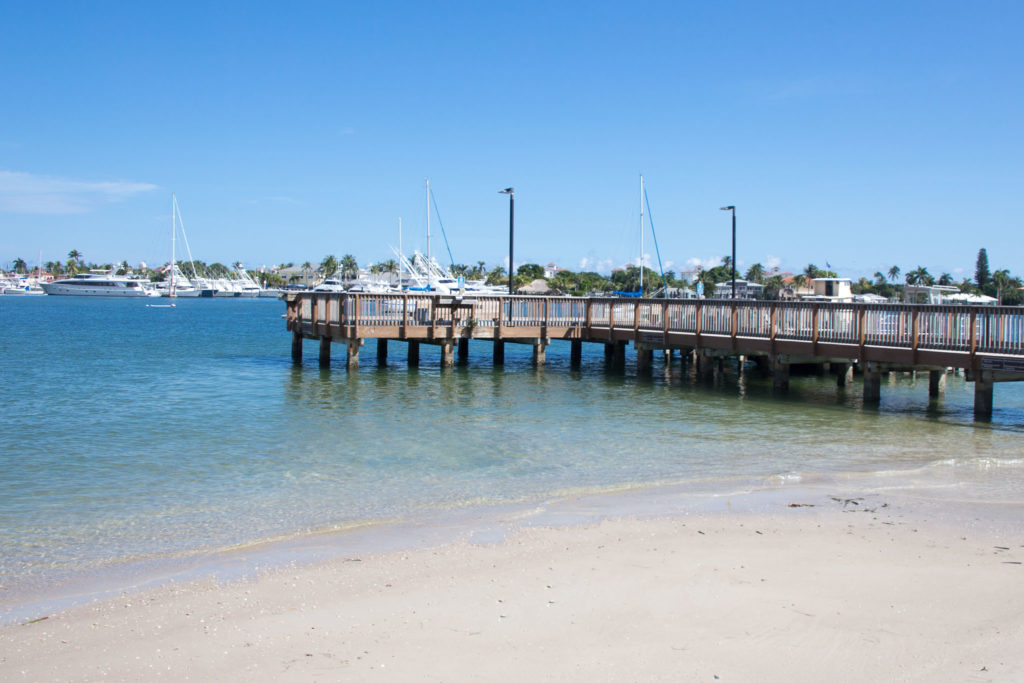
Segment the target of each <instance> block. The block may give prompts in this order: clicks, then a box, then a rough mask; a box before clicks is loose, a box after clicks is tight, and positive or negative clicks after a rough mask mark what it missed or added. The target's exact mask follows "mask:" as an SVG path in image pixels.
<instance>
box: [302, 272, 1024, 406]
mask: <svg viewBox="0 0 1024 683" xmlns="http://www.w3.org/2000/svg"><path fill="white" fill-rule="evenodd" d="M286 302H287V313H286V315H285V318H286V320H287V327H288V330H289V331H290V332H291V333H292V358H293V359H295V360H296V361H300V360H301V359H302V341H303V339H317V340H319V341H320V362H321V364H324V365H326V364H328V363H329V362H330V358H331V345H332V344H334V343H338V344H344V345H345V347H346V353H347V359H348V367H350V368H354V367H358V365H359V349H360V347H361V346H362V343H363V340H365V339H377V340H378V345H377V356H378V361H380V362H386V359H387V342H388V341H389V340H392V339H394V340H399V341H404V342H406V343H407V344H408V354H407V355H408V359H409V363H410V364H416V363H418V362H419V346H420V344H435V345H438V346H440V347H441V364H442V366H443V367H451V366H454V365H455V354H456V352H458V354H459V356H460V357H462V358H464V357H465V355H466V354H467V353H468V343H469V340H470V339H485V340H491V341H493V343H494V362H495V363H496V364H497V363H502V362H503V361H504V355H505V353H504V345H505V344H506V343H519V344H528V345H530V346H532V347H533V360H534V363H536V364H543V363H544V361H545V357H546V350H547V347H548V345H549V344H550V343H551V341H552V340H565V341H568V342H569V343H570V344H571V351H570V359H571V363H572V364H573V365H574V366H578V365H579V363H580V358H581V350H582V344H583V342H590V343H598V344H604V345H605V353H606V357H607V358H609V360H610V361H611V362H612V363H622V362H623V360H624V357H625V349H626V346H627V345H629V344H630V343H632V345H633V347H634V348H635V350H636V360H637V369H638V371H641V372H643V371H646V370H648V369H649V368H650V364H651V359H652V357H653V354H654V352H656V351H661V352H670V351H677V350H678V351H680V352H683V353H687V354H691V356H692V357H693V358H694V359H695V360H696V362H697V367H698V372H699V373H701V374H702V375H708V374H711V373H713V372H714V367H715V364H716V363H721V362H722V359H724V358H728V357H733V358H736V357H739V358H751V359H756V360H758V362H759V363H760V364H762V365H763V366H765V367H766V368H767V369H770V371H771V372H772V374H773V377H774V387H775V388H776V389H777V390H779V391H785V390H786V389H787V388H788V384H789V369H790V366H791V365H793V364H810V363H815V364H824V363H828V364H832V365H835V364H839V365H840V368H839V369H840V371H839V373H838V383H839V385H840V386H842V385H844V384H845V383H847V382H849V381H850V380H851V377H852V371H853V368H854V367H855V366H856V367H857V369H858V370H859V371H860V372H861V373H862V375H863V382H864V402H865V403H866V404H869V405H870V404H877V403H878V400H879V395H880V390H881V380H880V378H881V375H882V374H883V373H888V372H901V371H929V372H930V373H931V374H930V381H929V394H930V395H931V396H937V395H939V394H940V393H941V392H942V389H943V387H944V382H945V379H944V378H945V373H946V372H947V369H949V368H958V369H961V370H963V371H964V372H965V374H966V378H967V380H968V381H970V382H974V413H975V415H976V416H977V417H979V418H987V417H989V416H991V414H992V388H993V385H994V384H996V383H998V382H1008V381H1020V380H1024V308H1018V307H993V306H957V305H948V306H930V305H917V304H881V305H879V304H855V303H818V302H815V303H811V302H777V301H732V300H719V299H705V300H692V299H691V300H677V299H613V298H577V297H534V296H465V297H458V296H448V295H437V294H433V295H431V294H363V293H358V294H355V293H327V292H324V293H320V292H315V293H314V292H302V293H295V294H289V295H287V298H286Z"/></svg>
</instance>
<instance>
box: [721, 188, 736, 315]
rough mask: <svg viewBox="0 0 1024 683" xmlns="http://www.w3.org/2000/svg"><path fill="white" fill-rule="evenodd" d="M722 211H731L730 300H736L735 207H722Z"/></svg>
mask: <svg viewBox="0 0 1024 683" xmlns="http://www.w3.org/2000/svg"><path fill="white" fill-rule="evenodd" d="M722 211H732V298H733V300H735V299H736V207H735V206H723V207H722Z"/></svg>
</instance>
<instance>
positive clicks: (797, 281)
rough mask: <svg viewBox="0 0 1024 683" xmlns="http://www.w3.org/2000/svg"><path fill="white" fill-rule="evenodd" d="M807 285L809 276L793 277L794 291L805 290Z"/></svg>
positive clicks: (799, 275) (800, 274)
mask: <svg viewBox="0 0 1024 683" xmlns="http://www.w3.org/2000/svg"><path fill="white" fill-rule="evenodd" d="M806 285H807V276H806V275H804V274H803V273H799V274H797V275H794V276H793V289H803V288H804V287H805V286H806Z"/></svg>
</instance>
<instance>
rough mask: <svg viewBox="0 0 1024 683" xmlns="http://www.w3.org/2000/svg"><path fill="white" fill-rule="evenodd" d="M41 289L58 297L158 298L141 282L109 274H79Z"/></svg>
mask: <svg viewBox="0 0 1024 683" xmlns="http://www.w3.org/2000/svg"><path fill="white" fill-rule="evenodd" d="M42 288H43V290H44V291H45V292H46V293H47V294H55V295H58V296H128V297H141V296H160V293H159V292H157V291H156V290H153V289H150V288H149V287H147V286H146V283H144V282H143V281H142V280H132V279H131V278H127V277H124V276H123V275H112V274H110V273H98V272H90V273H79V274H78V275H75V276H74V277H72V278H68V279H66V280H57V281H55V282H44V283H42Z"/></svg>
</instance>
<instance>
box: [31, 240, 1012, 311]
mask: <svg viewBox="0 0 1024 683" xmlns="http://www.w3.org/2000/svg"><path fill="white" fill-rule="evenodd" d="M416 258H418V257H413V262H414V264H415V260H416ZM720 261H721V262H720V263H719V264H718V265H716V266H713V267H710V268H698V270H697V274H696V281H697V282H700V283H702V284H703V285H704V295H705V296H709V297H710V296H714V295H715V292H716V289H717V288H718V287H719V286H720V285H722V284H723V283H728V282H729V281H730V280H731V279H732V261H731V258H730V257H729V256H723V257H722V258H721V260H720ZM11 267H12V270H14V272H16V273H28V272H30V271H31V268H30V267H29V265H28V264H27V263H26V262H25V260H24V259H22V258H17V259H15V260H14V261H13V263H12V266H11ZM43 267H44V268H45V269H46V270H47V271H48V272H50V273H52V274H53V275H54V276H74V275H75V274H77V273H81V272H87V271H89V270H96V269H102V270H107V271H110V270H113V271H114V272H115V273H116V274H118V275H125V274H127V273H131V272H133V270H132V268H131V267H130V266H129V265H128V262H127V261H121V262H120V263H118V264H112V263H105V264H95V263H87V262H86V261H85V260H84V258H83V255H82V252H80V251H79V250H77V249H72V250H71V251H69V252H68V257H67V261H65V262H60V261H47V262H46V263H44V264H43ZM178 267H179V269H181V272H183V273H185V274H186V275H189V276H191V275H193V274H194V275H196V276H198V277H203V278H222V277H229V276H230V274H231V272H232V269H231V268H229V267H228V266H225V265H224V264H222V263H216V262H215V263H210V264H207V263H205V262H203V261H178ZM164 268H165V267H161V268H159V269H151V268H146V269H144V270H142V271H138V272H137V274H138V275H139V276H141V277H145V278H148V279H150V280H152V281H160V280H163V279H165V278H166V277H167V273H166V272H164ZM193 268H194V271H193ZM288 268H294V263H281V264H279V265H278V266H277V268H276V269H274V270H272V271H268V272H258V271H254V270H250V271H248V273H249V274H250V275H251V276H252V277H253V278H254V279H256V280H257V281H258V282H259V283H260V284H261V285H262V286H264V287H284V286H285V285H288V284H306V285H311V284H313V283H315V282H317V281H319V280H321V279H324V278H327V277H341V278H342V279H343V280H354V279H356V278H357V277H358V276H359V264H358V263H357V262H356V259H355V257H354V256H353V255H352V254H345V255H344V256H342V257H341V258H340V259H339V258H337V257H335V256H334V255H333V254H330V255H328V256H325V257H324V258H323V259H322V260H321V261H320V263H319V264H317V265H315V266H314V265H313V263H311V262H309V261H306V262H305V263H303V264H302V265H301V266H300V270H301V274H298V273H296V274H292V275H290V276H289V277H288V278H287V280H286V279H285V277H284V276H283V275H281V274H280V272H279V271H282V270H286V269H288ZM368 270H369V272H370V273H371V274H374V275H392V276H397V275H398V272H399V265H398V262H397V261H396V260H395V259H387V260H384V261H380V262H377V263H374V264H371V265H370V266H369V268H368ZM450 270H451V272H452V274H453V275H455V276H456V277H459V276H463V277H465V278H466V279H467V280H483V281H485V282H486V283H487V284H489V285H507V284H508V272H507V270H506V269H505V268H504V267H503V266H500V265H498V266H493V267H488V266H487V264H486V263H485V262H484V261H477V262H476V263H475V264H473V265H468V264H463V263H453V264H451V266H450ZM275 271H278V272H275ZM642 273H643V278H642V280H643V295H644V296H662V295H664V293H665V291H666V289H667V288H674V289H683V288H688V287H690V286H691V285H690V284H689V283H688V282H686V281H685V280H683V279H681V278H678V277H677V276H676V273H675V271H673V270H667V271H665V273H664V275H662V273H660V272H658V271H655V270H653V269H651V268H648V267H646V266H644V267H643V270H642ZM736 277H737V278H739V279H743V280H747V281H748V282H754V283H757V284H760V285H762V286H763V287H764V289H763V291H762V294H761V298H764V299H778V298H781V297H782V296H783V295H784V293H785V292H786V290H787V289H801V288H803V287H806V286H807V285H808V284H809V283H810V282H811V281H812V280H815V279H818V278H823V277H837V275H836V273H835V272H834V271H832V270H828V269H822V268H819V267H818V266H816V265H815V264H813V263H809V264H807V267H806V268H804V269H803V271H802V272H800V273H797V274H796V275H794V276H792V279H791V280H789V281H788V282H787V281H786V279H784V278H783V276H782V275H781V274H779V273H778V272H775V271H771V272H769V271H768V269H766V268H765V266H764V265H763V264H761V263H755V264H753V265H752V266H750V267H749V268H747V270H746V271H745V272H743V273H742V274H741V273H740V272H739V271H737V273H736ZM513 278H514V279H513V285H514V287H516V288H517V289H518V288H520V287H523V286H525V285H528V284H530V283H531V282H533V281H534V280H538V279H542V280H545V281H546V282H547V283H548V286H550V287H551V288H552V289H555V290H557V291H560V292H563V293H565V294H571V295H574V296H583V295H587V294H601V293H608V292H614V291H621V292H637V291H639V290H640V288H641V284H640V282H641V267H639V266H635V265H628V266H626V267H625V268H621V269H616V270H615V271H613V272H612V273H611V274H610V275H607V276H606V275H601V274H600V273H597V272H594V271H579V272H574V271H571V270H567V269H560V270H558V271H557V272H556V273H555V274H554V275H553V276H551V277H547V278H545V277H544V268H543V267H542V266H540V265H538V264H536V263H525V264H522V265H520V266H519V267H518V268H516V272H515V274H514V275H513ZM904 285H946V286H954V287H956V288H957V289H958V290H959V291H961V292H964V293H967V294H984V295H986V296H991V297H994V298H996V299H998V300H999V302H1000V303H1001V304H1005V305H1012V306H1017V305H1021V304H1022V303H1024V292H1022V291H1021V287H1022V286H1024V283H1022V280H1021V278H1020V277H1019V276H1015V275H1013V274H1011V273H1010V271H1009V269H1005V268H1003V269H997V270H994V271H993V270H991V268H990V266H989V262H988V252H987V250H986V249H985V248H984V247H983V248H981V249H980V250H979V251H978V255H977V258H976V259H975V269H974V278H973V279H970V278H962V279H961V280H960V281H959V282H957V281H956V280H955V278H954V277H953V276H952V275H950V274H949V273H941V274H940V275H938V276H937V277H936V276H934V275H932V274H931V273H930V272H929V271H928V269H927V268H926V267H924V266H920V265H918V266H916V267H915V268H912V269H909V270H907V271H904V270H903V269H901V268H900V267H899V266H898V265H894V266H891V267H890V268H889V269H888V270H886V271H885V272H882V271H876V272H875V274H874V275H873V277H872V278H866V277H861V278H859V279H858V280H856V281H854V282H852V284H851V287H852V290H853V293H854V294H868V293H870V294H877V295H879V296H883V297H885V298H887V299H893V298H899V297H900V296H901V292H902V287H903V286H904Z"/></svg>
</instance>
